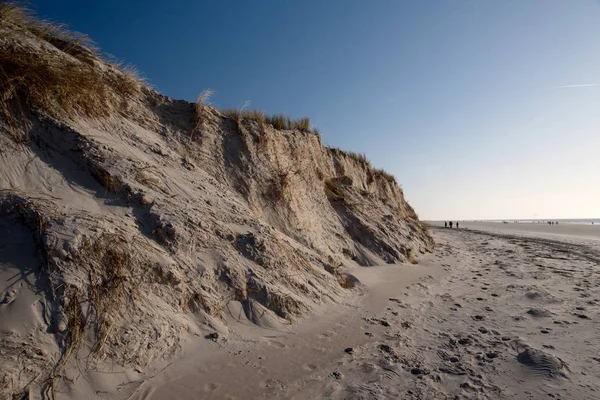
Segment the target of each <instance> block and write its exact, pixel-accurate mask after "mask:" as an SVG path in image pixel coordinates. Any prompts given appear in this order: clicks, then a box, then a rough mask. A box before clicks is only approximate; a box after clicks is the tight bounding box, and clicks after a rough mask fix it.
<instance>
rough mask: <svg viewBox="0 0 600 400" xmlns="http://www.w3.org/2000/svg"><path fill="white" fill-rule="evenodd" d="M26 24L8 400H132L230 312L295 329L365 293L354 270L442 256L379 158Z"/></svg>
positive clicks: (3, 47)
mask: <svg viewBox="0 0 600 400" xmlns="http://www.w3.org/2000/svg"><path fill="white" fill-rule="evenodd" d="M19 10H20V8H19V7H14V6H11V5H10V4H5V3H0V63H1V64H2V71H0V72H1V73H0V86H2V87H3V95H2V96H1V98H0V398H1V399H3V398H10V399H13V398H24V397H34V396H43V397H45V398H53V397H55V396H58V397H60V396H71V397H72V398H90V397H93V396H100V397H111V396H113V397H114V396H116V397H117V398H119V396H124V397H127V396H128V395H129V393H131V392H133V391H134V390H135V388H136V387H137V386H138V385H139V384H140V383H141V382H143V381H144V380H148V379H150V378H151V377H152V376H153V374H154V371H156V370H157V369H158V370H160V369H162V368H163V367H164V366H167V365H169V363H170V362H171V361H173V360H177V359H178V357H179V356H180V355H181V354H182V350H183V349H184V348H185V347H186V346H188V345H190V343H194V342H197V340H196V339H197V338H198V337H202V336H204V335H206V334H217V333H218V334H219V335H220V337H223V338H225V337H227V336H228V334H229V329H228V327H227V323H228V319H230V318H229V317H228V316H230V315H237V316H238V317H237V318H238V319H240V320H242V321H243V322H244V323H245V324H248V325H250V326H260V327H262V328H268V329H275V330H285V329H289V328H290V327H293V326H294V324H295V321H296V320H297V319H299V318H302V317H303V316H306V315H309V314H311V313H313V312H315V311H317V310H319V309H320V308H322V307H324V306H327V305H329V306H333V305H334V304H338V303H340V302H344V301H347V299H349V298H352V297H354V296H355V295H356V293H357V292H360V290H361V289H360V288H355V289H354V288H353V287H354V282H355V278H354V277H353V276H352V275H351V274H348V271H346V270H345V268H344V267H343V264H344V263H351V264H354V263H356V264H360V265H363V266H367V265H377V264H385V263H399V262H411V261H413V262H414V261H416V259H417V258H418V257H420V255H421V254H425V253H426V252H428V251H429V250H431V249H432V248H433V246H434V242H433V240H432V238H431V236H430V235H429V234H428V232H427V229H426V228H425V227H424V225H423V224H422V223H421V222H420V221H419V219H418V217H417V214H416V213H415V211H414V210H413V209H412V207H411V206H410V205H409V204H408V203H407V202H406V201H405V199H404V193H403V192H402V189H401V187H400V186H399V185H398V184H397V183H396V181H395V179H394V177H392V176H391V175H389V174H387V173H386V172H385V171H382V170H378V169H376V168H374V167H373V166H372V165H371V164H370V163H369V162H368V161H367V160H366V158H365V157H364V156H361V155H358V154H353V153H347V152H343V151H341V150H339V149H335V148H329V147H327V146H324V145H323V143H322V142H321V138H320V135H318V134H316V133H315V132H313V131H312V130H311V129H310V126H304V127H302V128H301V127H299V126H297V125H291V124H288V125H283V126H281V125H277V124H276V125H277V126H279V127H280V128H282V127H286V128H290V129H276V128H275V127H274V126H273V125H272V124H270V123H268V121H267V120H266V119H265V117H264V115H263V116H262V118H261V117H260V116H259V115H258V113H255V114H252V113H241V112H240V111H235V112H223V111H220V110H218V109H215V108H213V107H210V106H207V105H205V104H201V103H198V104H194V103H190V102H186V101H178V100H174V99H171V98H168V97H166V96H163V95H161V94H159V93H157V92H156V91H154V90H152V89H151V88H149V87H147V86H146V85H145V84H144V83H143V82H141V81H139V80H138V79H136V78H135V77H134V76H133V75H132V74H131V73H128V72H127V71H123V70H121V69H119V67H118V66H116V65H113V64H111V63H109V62H106V61H104V60H102V59H101V58H100V56H99V55H98V54H99V52H94V51H91V50H89V49H87V48H85V47H84V45H85V43H86V42H85V41H80V40H78V39H77V38H78V37H79V36H72V35H69V34H68V33H64V32H63V30H62V29H59V28H58V27H54V28H56V29H52V28H53V27H52V26H48V24H47V23H42V22H40V21H37V22H36V21H32V20H31V18H30V17H28V14H27V13H24V12H23V11H22V10H21V11H19ZM57 35H58V36H57ZM5 88H8V89H7V90H4V89H5ZM238 334H239V335H241V336H243V333H238ZM202 340H204V339H202Z"/></svg>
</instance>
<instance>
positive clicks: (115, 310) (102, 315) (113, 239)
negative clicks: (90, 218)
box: [81, 234, 134, 358]
mask: <svg viewBox="0 0 600 400" xmlns="http://www.w3.org/2000/svg"><path fill="white" fill-rule="evenodd" d="M124 247H125V244H124V241H123V239H122V238H121V237H119V236H118V235H112V234H104V235H101V236H100V237H99V238H97V239H95V240H94V241H90V240H89V239H86V240H84V241H83V243H82V246H81V254H82V262H86V263H88V265H89V288H88V301H89V307H90V309H89V311H88V315H94V316H95V335H96V342H95V343H94V346H93V347H92V350H91V354H92V357H93V358H99V357H100V356H101V355H102V351H103V348H104V345H105V343H106V342H107V340H108V339H109V338H110V335H111V333H112V331H113V326H114V323H115V321H116V320H118V319H119V317H120V314H121V312H122V308H123V305H124V304H125V300H126V298H127V296H128V294H130V293H131V291H132V287H130V286H128V285H127V283H128V282H129V281H130V278H131V274H132V270H133V264H134V262H133V260H132V258H131V255H130V253H129V251H128V249H126V248H124Z"/></svg>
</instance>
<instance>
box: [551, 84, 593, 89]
mask: <svg viewBox="0 0 600 400" xmlns="http://www.w3.org/2000/svg"><path fill="white" fill-rule="evenodd" d="M592 86H598V84H597V83H582V84H579V85H564V86H557V87H558V88H561V89H562V88H577V87H592Z"/></svg>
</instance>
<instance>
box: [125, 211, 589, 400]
mask: <svg viewBox="0 0 600 400" xmlns="http://www.w3.org/2000/svg"><path fill="white" fill-rule="evenodd" d="M517 225H518V226H517ZM461 226H463V225H462V224H461ZM464 226H465V227H466V228H468V229H460V230H456V229H454V230H450V229H444V228H438V227H432V231H433V234H434V236H435V239H436V242H437V243H438V245H437V248H436V250H435V251H434V252H433V254H430V255H428V256H425V257H424V258H423V259H422V260H421V261H420V263H419V264H417V265H386V266H380V267H350V269H351V271H350V272H351V273H353V274H354V275H355V276H356V277H357V278H358V279H359V280H360V281H361V289H358V290H357V292H356V296H354V297H353V298H349V299H348V300H347V301H346V302H345V303H344V304H342V305H336V306H330V307H329V308H324V309H322V310H320V312H319V313H318V314H317V315H312V316H311V317H308V318H306V319H305V320H302V321H300V322H299V323H298V324H297V325H295V326H292V327H290V328H289V329H288V330H285V331H282V330H281V329H266V328H258V327H256V326H252V325H250V324H246V323H245V322H244V321H243V320H241V319H238V318H236V317H235V315H236V314H235V312H232V313H230V317H231V318H230V320H231V324H232V332H236V333H232V334H231V335H230V336H229V337H228V338H227V340H224V339H221V338H218V339H216V340H207V339H204V338H200V339H199V340H198V341H196V342H195V343H188V347H187V348H186V349H185V352H184V355H183V356H182V357H181V358H180V359H178V360H177V361H175V362H173V363H172V364H170V365H169V366H168V367H167V368H166V369H164V370H161V371H157V374H156V376H155V377H154V378H152V379H149V380H147V381H145V382H144V383H142V384H141V385H140V386H139V387H138V388H137V390H136V392H135V393H134V394H133V395H132V398H134V399H163V398H181V399H196V398H202V399H222V398H239V399H242V398H264V399H266V398H294V399H346V398H347V399H384V398H389V399H392V398H393V399H400V398H405V399H445V398H448V399H454V398H459V399H462V398H474V399H503V398H514V399H537V398H553V399H597V398H600V379H599V378H600V334H599V333H598V332H599V330H598V328H599V327H598V321H599V320H600V313H599V311H600V307H599V304H600V289H599V284H600V279H599V275H598V272H599V268H600V236H598V235H597V233H598V232H600V229H598V228H600V227H593V228H592V227H582V226H570V225H569V226H567V225H564V226H560V225H559V226H554V227H547V228H548V229H546V227H545V226H541V225H540V226H539V228H540V229H542V230H543V231H541V232H538V231H536V230H535V229H534V228H537V226H533V227H532V226H527V227H526V226H525V225H524V224H515V226H512V225H508V224H507V225H504V224H486V223H482V224H475V223H471V224H466V223H465V224H464ZM509 228H511V229H509ZM549 228H551V229H549ZM587 228H592V229H587ZM593 229H598V230H597V231H596V230H593ZM233 311H234V310H233ZM238 315H239V313H238Z"/></svg>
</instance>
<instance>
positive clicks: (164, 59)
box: [31, 0, 600, 219]
mask: <svg viewBox="0 0 600 400" xmlns="http://www.w3.org/2000/svg"><path fill="white" fill-rule="evenodd" d="M31 4H32V6H33V8H34V9H36V10H37V12H38V13H39V14H40V15H41V16H42V17H45V18H50V19H53V20H57V21H60V22H65V23H67V24H68V25H69V26H70V27H71V28H72V29H74V30H77V31H81V32H84V33H87V34H88V35H89V36H91V37H92V39H94V40H95V41H96V42H97V43H98V44H99V45H100V46H101V48H102V49H103V50H104V51H106V52H108V53H111V54H113V55H115V56H116V57H118V58H119V59H122V60H124V61H126V62H128V63H131V64H134V65H136V66H137V67H138V68H139V69H140V71H142V73H143V75H144V76H146V77H147V78H148V80H149V81H150V82H151V83H152V84H153V85H154V86H155V87H156V88H157V89H158V90H159V91H161V92H162V93H164V94H167V95H169V96H172V97H175V98H183V99H186V100H190V101H193V100H194V99H195V98H196V96H197V95H198V93H199V92H200V91H202V90H203V89H206V88H211V89H213V90H215V91H216V95H215V96H214V97H213V100H212V103H213V104H214V105H216V106H219V107H238V106H240V105H241V104H242V103H244V102H245V101H246V100H249V101H250V102H251V105H252V107H254V108H260V109H263V110H265V111H267V112H269V113H274V112H284V113H287V114H289V115H291V116H294V117H301V116H309V117H310V118H311V120H312V122H313V125H316V126H317V127H319V128H320V130H321V132H322V135H323V140H324V141H325V143H327V144H329V145H333V146H337V147H340V148H342V149H347V150H353V151H356V152H360V153H366V155H367V156H368V158H369V159H370V160H371V161H372V162H373V164H374V165H375V166H377V167H383V168H385V169H386V170H388V171H389V172H391V173H393V174H394V175H396V177H397V179H398V181H399V182H400V183H401V184H402V186H403V188H404V191H405V194H406V197H407V199H408V200H409V201H410V202H411V204H412V205H413V206H414V207H415V209H416V210H417V212H418V213H419V215H420V216H421V218H424V219H480V218H531V217H538V218H561V217H564V218H570V217H573V218H574V217H582V218H585V217H600V2H599V1H597V0H537V1H535V0H497V1H491V0H489V1H487V0H482V1H475V0H465V1H462V0H438V1H429V0H418V1H417V0H406V1H401V0H396V1H393V0H389V1H383V0H382V1H369V2H367V1H362V0H356V1H351V0H339V1H334V0H327V1H299V0H298V1H281V0H272V1H255V2H252V1H235V2H234V1H219V2H217V1H210V2H208V1H207V2H202V1H193V0H181V1H176V0H172V1H166V0H165V1H159V0H146V1H137V0H135V1H134V0H130V1H116V0H103V1H100V0H98V1H93V2H92V1H85V0H52V1H50V0H44V1H41V0H39V1H32V2H31ZM573 85H585V86H573ZM596 85H598V86H596Z"/></svg>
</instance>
